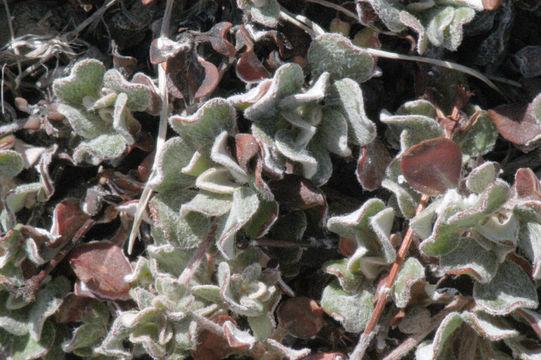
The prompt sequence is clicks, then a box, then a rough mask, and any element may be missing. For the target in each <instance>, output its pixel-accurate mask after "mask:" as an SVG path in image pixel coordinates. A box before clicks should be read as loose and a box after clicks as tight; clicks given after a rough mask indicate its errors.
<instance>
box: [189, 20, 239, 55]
mask: <svg viewBox="0 0 541 360" xmlns="http://www.w3.org/2000/svg"><path fill="white" fill-rule="evenodd" d="M232 26H233V24H231V23H230V22H227V21H224V22H220V23H217V24H216V25H214V26H213V27H212V28H211V29H210V30H209V31H207V32H206V33H203V34H200V35H199V37H198V38H201V40H203V41H205V40H206V41H209V42H210V45H211V46H212V48H213V49H214V51H216V52H218V53H220V54H222V55H224V56H227V57H235V54H236V53H237V50H236V49H235V46H234V45H233V44H231V42H229V40H227V37H226V36H227V33H228V31H229V29H231V27H232Z"/></svg>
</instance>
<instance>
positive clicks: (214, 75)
mask: <svg viewBox="0 0 541 360" xmlns="http://www.w3.org/2000/svg"><path fill="white" fill-rule="evenodd" d="M197 61H199V64H200V65H201V67H202V68H203V69H204V72H205V76H204V78H203V80H202V81H201V84H200V85H199V88H198V89H197V91H196V93H195V95H194V99H195V100H198V99H201V98H202V97H205V96H209V95H210V94H212V92H213V91H214V89H216V86H218V83H219V82H220V74H219V72H218V68H217V67H216V65H214V64H213V63H211V62H210V61H206V60H204V59H201V58H199V59H197Z"/></svg>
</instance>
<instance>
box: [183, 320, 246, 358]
mask: <svg viewBox="0 0 541 360" xmlns="http://www.w3.org/2000/svg"><path fill="white" fill-rule="evenodd" d="M210 320H212V321H213V322H215V323H217V324H219V325H223V324H224V323H225V322H226V321H231V322H232V323H234V324H236V323H235V320H233V319H232V318H231V317H230V316H228V315H226V314H218V315H214V316H212V317H211V318H210ZM197 344H198V345H197V348H196V349H195V350H194V351H192V356H193V358H194V360H221V359H225V358H226V357H227V356H228V355H230V354H231V352H232V350H231V348H230V347H229V344H228V343H227V340H226V339H224V338H223V337H221V336H218V335H217V334H214V333H212V332H210V331H208V330H203V331H201V332H200V333H199V334H198V335H197Z"/></svg>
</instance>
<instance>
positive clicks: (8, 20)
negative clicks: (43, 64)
mask: <svg viewBox="0 0 541 360" xmlns="http://www.w3.org/2000/svg"><path fill="white" fill-rule="evenodd" d="M3 2H4V8H5V9H6V17H7V23H8V28H9V35H10V36H11V42H12V43H13V42H14V41H15V31H14V30H13V24H12V22H11V12H10V11H9V6H8V2H7V0H4V1H3ZM13 52H14V53H15V55H17V56H18V55H19V49H18V48H16V47H14V48H13ZM17 70H18V71H19V74H20V73H21V72H22V71H23V69H22V66H21V61H20V59H17ZM18 87H19V86H18V84H17V87H16V88H18ZM3 107H4V101H3V100H2V113H4V110H3Z"/></svg>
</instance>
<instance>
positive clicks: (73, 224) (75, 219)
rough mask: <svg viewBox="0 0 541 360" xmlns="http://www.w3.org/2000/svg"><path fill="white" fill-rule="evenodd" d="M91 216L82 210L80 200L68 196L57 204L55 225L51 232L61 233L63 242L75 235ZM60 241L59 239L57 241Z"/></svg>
mask: <svg viewBox="0 0 541 360" xmlns="http://www.w3.org/2000/svg"><path fill="white" fill-rule="evenodd" d="M88 219H89V216H88V215H87V214H85V213H84V212H83V210H81V207H80V206H79V200H77V199H74V198H68V199H65V200H63V201H61V202H60V203H58V205H56V207H55V209H54V212H53V225H52V227H51V234H52V235H53V236H57V235H60V236H61V237H62V240H59V241H60V242H61V243H65V241H68V240H70V239H71V238H72V237H73V235H75V233H76V232H77V230H79V228H81V226H83V224H84V223H85V222H86V220H88ZM55 243H58V241H55Z"/></svg>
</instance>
